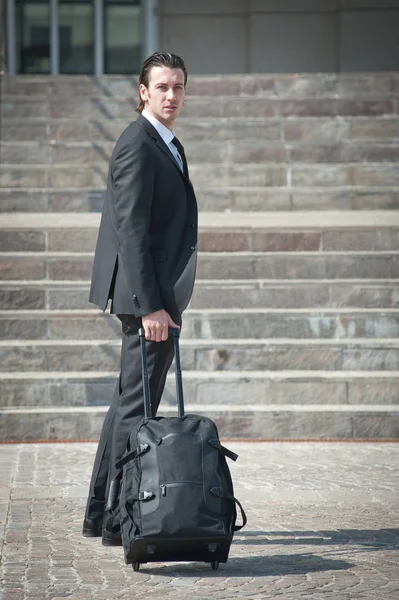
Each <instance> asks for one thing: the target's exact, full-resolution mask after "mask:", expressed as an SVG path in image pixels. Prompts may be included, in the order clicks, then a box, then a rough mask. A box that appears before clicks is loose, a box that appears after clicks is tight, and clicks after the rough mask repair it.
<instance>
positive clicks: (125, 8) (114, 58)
mask: <svg viewBox="0 0 399 600" xmlns="http://www.w3.org/2000/svg"><path fill="white" fill-rule="evenodd" d="M104 8H105V15H104V16H105V27H104V31H105V72H106V73H110V74H127V75H130V74H132V73H138V72H139V70H140V63H141V7H140V0H104Z"/></svg>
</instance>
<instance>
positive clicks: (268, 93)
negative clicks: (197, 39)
mask: <svg viewBox="0 0 399 600" xmlns="http://www.w3.org/2000/svg"><path fill="white" fill-rule="evenodd" d="M2 83H3V88H2V93H3V95H4V99H9V98H18V99H20V98H22V97H23V96H25V97H26V98H27V99H29V100H33V99H36V100H41V101H44V100H47V99H56V98H58V100H60V101H64V102H66V99H67V98H69V96H72V97H94V98H101V97H103V98H106V99H108V100H111V99H112V100H114V101H120V100H123V101H128V102H130V104H131V105H132V106H133V105H135V98H136V95H137V94H138V80H137V76H133V77H132V76H131V75H129V76H121V75H103V76H101V77H93V76H87V75H73V76H68V75H63V76H62V77H59V76H54V75H34V76H29V75H22V76H21V75H20V76H9V75H5V76H3V81H2ZM398 91H399V77H398V73H397V72H395V71H394V72H375V73H296V74H295V76H293V75H292V74H286V73H281V74H280V73H273V74H270V73H265V74H258V73H256V74H246V75H242V74H239V75H234V74H229V75H191V76H190V78H189V80H188V84H187V94H188V95H189V96H191V95H198V96H205V97H213V96H220V95H223V96H229V95H233V96H237V95H238V96H250V97H254V96H256V97H257V98H258V99H259V98H262V97H266V98H267V97H276V96H278V97H290V98H298V97H300V98H303V97H308V98H309V97H310V98H317V99H320V98H324V97H334V98H335V97H337V96H338V97H347V98H354V99H359V97H360V96H362V97H366V96H372V97H374V98H375V97H379V96H381V95H383V96H384V95H385V96H386V95H388V96H389V95H396V94H397V92H398ZM132 96H133V97H134V98H132Z"/></svg>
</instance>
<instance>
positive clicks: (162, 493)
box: [161, 485, 166, 496]
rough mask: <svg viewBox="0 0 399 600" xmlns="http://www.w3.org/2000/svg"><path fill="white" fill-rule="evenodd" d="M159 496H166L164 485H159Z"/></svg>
mask: <svg viewBox="0 0 399 600" xmlns="http://www.w3.org/2000/svg"><path fill="white" fill-rule="evenodd" d="M161 496H166V485H161Z"/></svg>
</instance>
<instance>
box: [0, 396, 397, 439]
mask: <svg viewBox="0 0 399 600" xmlns="http://www.w3.org/2000/svg"><path fill="white" fill-rule="evenodd" d="M105 409H106V407H105V406H104V407H81V408H76V407H73V408H69V407H66V408H54V407H52V406H50V407H48V408H47V407H45V408H38V407H33V408H24V409H23V408H18V409H15V410H13V409H9V408H4V409H2V410H1V412H0V416H1V429H0V441H2V442H4V441H7V442H11V441H62V440H69V441H77V440H94V439H98V436H99V434H100V431H101V427H102V423H103V420H104V414H105ZM193 409H194V410H195V406H192V405H191V404H187V413H192V412H193ZM199 410H200V411H201V413H202V414H205V415H206V416H207V417H209V418H210V419H213V420H214V421H215V423H216V424H217V427H218V429H219V432H220V435H221V436H222V437H225V438H229V439H235V438H240V439H262V440H273V439H282V440H289V439H320V440H323V439H381V440H388V439H392V440H393V439H398V438H399V409H398V406H397V405H393V406H389V405H383V406H378V407H375V406H372V405H368V406H367V405H364V406H362V405H360V406H356V407H355V406H350V405H342V404H340V405H332V406H326V405H318V406H317V407H315V406H313V405H305V406H302V405H268V406H266V407H259V406H256V405H255V406H251V407H248V406H245V405H244V406H237V407H232V406H231V405H214V404H211V405H208V406H203V405H202V406H201V408H200V409H199ZM161 412H162V409H161ZM160 414H161V413H160ZM163 414H176V409H175V408H173V409H170V410H165V408H164V409H163Z"/></svg>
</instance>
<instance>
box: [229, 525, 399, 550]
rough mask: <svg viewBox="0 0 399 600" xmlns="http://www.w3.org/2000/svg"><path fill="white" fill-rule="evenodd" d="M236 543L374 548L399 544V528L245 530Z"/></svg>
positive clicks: (393, 546) (386, 547) (391, 547)
mask: <svg viewBox="0 0 399 600" xmlns="http://www.w3.org/2000/svg"><path fill="white" fill-rule="evenodd" d="M233 543H235V544H242V545H245V544H251V545H259V546H262V545H268V544H278V545H282V546H284V545H291V544H292V545H307V546H308V545H312V544H314V545H319V544H322V545H323V546H324V545H329V544H330V545H336V544H348V545H350V544H356V545H360V546H369V547H370V548H372V549H374V550H376V549H377V550H378V549H381V550H382V549H385V550H387V549H388V550H389V549H394V548H396V547H398V546H399V529H337V530H335V531H243V532H242V534H237V537H236V538H235V539H234V542H233Z"/></svg>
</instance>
